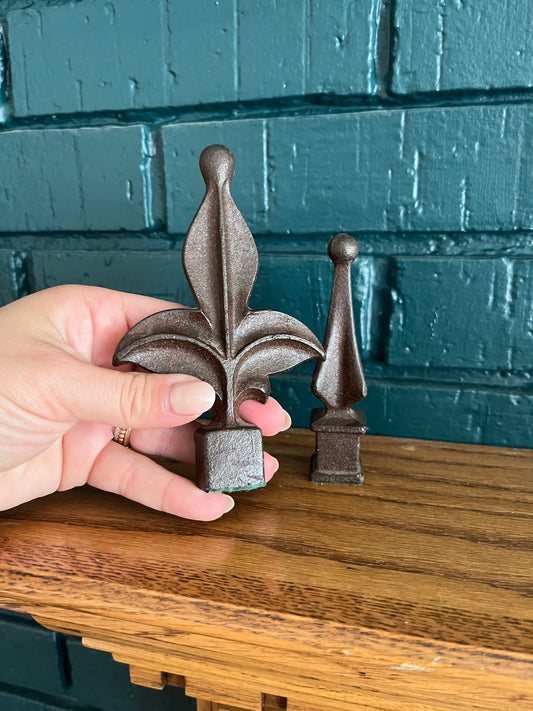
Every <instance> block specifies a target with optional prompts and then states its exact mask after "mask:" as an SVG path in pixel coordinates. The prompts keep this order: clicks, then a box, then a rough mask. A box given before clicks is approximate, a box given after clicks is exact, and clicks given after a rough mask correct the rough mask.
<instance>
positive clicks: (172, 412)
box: [60, 362, 215, 428]
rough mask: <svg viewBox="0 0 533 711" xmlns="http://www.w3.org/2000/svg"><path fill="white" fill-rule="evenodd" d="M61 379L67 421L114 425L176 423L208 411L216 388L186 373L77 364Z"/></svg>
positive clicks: (147, 426) (150, 425) (173, 424)
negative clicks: (177, 373) (121, 369)
mask: <svg viewBox="0 0 533 711" xmlns="http://www.w3.org/2000/svg"><path fill="white" fill-rule="evenodd" d="M69 375H70V377H69V378H65V377H63V378H62V379H61V380H62V386H61V397H60V399H61V404H62V406H63V407H64V408H65V409H66V410H67V411H68V412H69V415H70V417H69V419H73V420H75V421H76V420H83V421H87V422H101V423H106V424H108V425H112V426H119V427H146V428H150V427H154V428H155V427H178V426H179V425H182V424H185V423H186V422H191V421H192V420H194V419H196V418H197V417H199V416H200V415H201V414H202V413H204V412H206V411H207V410H209V409H210V408H211V407H212V406H213V404H214V402H215V391H214V390H213V388H212V387H211V385H209V384H208V383H204V382H203V381H201V380H198V379H197V378H193V377H192V376H189V375H156V374H153V373H124V372H121V371H114V370H108V369H107V368H99V367H97V366H95V365H91V364H90V363H82V362H80V363H78V364H76V366H75V367H74V372H73V373H70V374H69Z"/></svg>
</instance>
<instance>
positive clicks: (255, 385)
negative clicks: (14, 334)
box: [113, 145, 324, 491]
mask: <svg viewBox="0 0 533 711" xmlns="http://www.w3.org/2000/svg"><path fill="white" fill-rule="evenodd" d="M200 169H201V171H202V175H203V177H204V180H205V184H206V192H205V196H204V198H203V200H202V203H201V205H200V207H199V209H198V212H197V213H196V215H195V217H194V219H193V221H192V224H191V226H190V228H189V231H188V233H187V236H186V238H185V242H184V244H183V252H182V259H183V267H184V270H185V274H186V277H187V280H188V282H189V286H190V288H191V291H192V293H193V296H194V298H195V301H196V304H197V308H195V309H189V308H180V309H170V310H168V311H161V312H160V313H157V314H154V315H152V316H149V317H148V318H146V319H144V320H143V321H141V322H140V323H138V324H137V325H135V326H133V328H131V329H130V330H129V331H128V333H126V335H125V336H124V337H123V338H122V340H121V341H120V343H119V345H118V346H117V349H116V352H115V357H114V359H113V363H114V365H120V364H122V363H134V364H137V365H140V366H142V367H143V368H145V369H146V370H150V371H152V372H155V373H186V374H188V375H193V376H195V377H198V378H200V379H201V380H205V381H207V382H208V383H210V384H211V385H212V386H213V388H214V389H215V392H216V394H217V399H216V403H215V405H214V407H213V410H212V416H213V417H212V421H211V423H210V424H209V425H207V426H205V427H201V428H200V429H199V430H198V431H197V433H196V474H197V484H198V486H200V487H201V488H203V489H205V490H206V491H235V490H239V489H250V488H255V487H257V486H262V485H263V484H264V482H265V480H264V472H263V449H262V437H261V431H260V430H259V429H258V428H257V427H253V426H252V425H249V424H248V423H246V422H244V421H243V420H242V419H241V418H240V416H239V407H240V405H241V403H242V402H243V401H244V400H247V399H254V400H259V401H260V402H265V401H266V400H267V398H268V395H269V393H270V382H269V377H270V376H271V375H274V374H275V373H281V372H284V371H285V370H289V369H290V368H293V367H294V366H296V365H298V364H299V363H302V362H303V361H305V360H309V359H310V358H323V356H324V349H323V348H322V345H321V343H320V341H319V340H318V339H317V338H316V336H314V335H313V333H312V332H311V331H310V330H309V329H308V328H307V327H306V326H304V324H302V323H301V322H300V321H298V320H296V319H295V318H293V317H292V316H289V315H287V314H284V313H280V312H277V311H266V310H252V309H250V307H249V305H248V301H249V299H250V294H251V292H252V288H253V285H254V283H255V279H256V276H257V269H258V254H257V248H256V246H255V242H254V240H253V237H252V235H251V233H250V230H249V229H248V226H247V224H246V222H245V221H244V218H243V217H242V215H241V213H240V212H239V210H238V208H237V206H236V205H235V203H234V201H233V198H232V196H231V192H230V189H231V180H232V178H233V174H234V170H235V160H234V157H233V154H232V153H231V151H230V150H229V149H228V148H226V147H224V146H219V145H213V146H209V147H208V148H206V149H205V150H204V151H203V152H202V154H201V156H200Z"/></svg>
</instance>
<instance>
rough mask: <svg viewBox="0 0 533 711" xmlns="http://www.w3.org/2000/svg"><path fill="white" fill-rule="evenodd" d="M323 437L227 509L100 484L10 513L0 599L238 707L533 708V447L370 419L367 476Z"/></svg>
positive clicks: (296, 449) (289, 444)
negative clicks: (344, 471)
mask: <svg viewBox="0 0 533 711" xmlns="http://www.w3.org/2000/svg"><path fill="white" fill-rule="evenodd" d="M312 446H313V441H312V437H311V435H310V433H308V432H305V431H292V432H290V433H284V434H281V435H279V436H278V437H276V438H274V440H272V441H271V442H269V447H268V448H269V451H271V452H272V453H273V454H275V455H276V456H278V458H279V459H280V462H281V468H280V471H279V472H278V474H277V475H276V476H275V478H274V479H273V481H272V482H270V483H269V485H268V486H267V487H265V488H264V489H261V490H256V491H252V492H243V493H241V494H237V495H236V499H237V505H236V508H235V509H234V510H233V511H232V512H231V513H230V514H228V515H226V516H225V517H223V518H222V519H221V520H219V521H215V522H211V523H197V522H190V521H185V520H180V519H176V518H173V517H171V516H168V515H166V514H162V513H159V512H154V511H150V510H148V509H145V508H143V507H141V506H138V505H136V504H133V503H131V502H128V501H125V500H122V499H119V498H117V497H113V496H112V495H109V494H105V493H103V492H98V491H95V490H92V489H90V488H83V489H78V490H75V491H71V492H66V493H61V494H55V495H53V496H50V497H47V498H45V499H41V500H39V501H35V502H32V503H30V504H27V505H25V506H21V507H19V508H17V509H14V510H12V511H7V512H4V513H2V514H0V605H2V606H3V607H5V608H8V609H12V610H20V611H23V612H28V613H30V614H32V615H33V616H34V617H35V618H36V619H37V620H38V621H40V622H41V623H42V624H44V625H46V626H47V627H50V628H51V629H57V630H61V631H65V632H71V633H73V634H78V635H81V636H83V637H84V641H85V643H86V644H88V645H89V646H93V647H95V648H98V649H105V650H107V651H110V652H112V653H113V654H114V656H115V658H116V659H117V660H119V661H122V662H124V663H127V664H129V665H130V667H131V670H132V680H133V681H136V682H137V683H146V684H147V685H152V686H154V687H161V686H162V685H163V684H164V683H165V674H167V675H174V677H173V678H178V679H179V678H182V679H183V681H184V683H185V686H186V690H187V693H189V694H190V695H192V696H195V697H197V698H199V699H204V700H205V701H206V702H213V704H215V703H219V704H220V708H226V707H239V708H245V709H251V710H253V709H258V710H259V709H266V708H270V707H271V706H272V703H274V702H270V701H269V702H268V703H267V702H266V701H265V699H270V700H272V699H278V700H279V699H286V703H285V705H286V708H287V709H288V711H303V709H306V711H312V710H313V709H317V710H320V711H322V710H323V711H334V710H338V709H345V710H346V711H355V709H390V710H392V709H400V708H402V709H404V708H408V709H415V710H418V709H420V711H422V710H426V709H427V710H428V711H429V710H430V709H431V711H437V710H438V709H494V711H502V710H503V709H507V708H509V709H511V708H513V709H531V708H533V603H532V596H533V550H532V549H533V540H532V533H533V451H531V450H512V449H501V448H491V447H482V446H472V445H458V444H450V443H435V442H422V441H416V440H406V439H392V438H381V437H365V438H364V439H363V442H362V460H363V466H364V468H365V476H366V482H365V484H364V485H363V486H362V487H350V486H331V485H317V484H311V483H310V482H308V481H307V470H308V462H309V456H310V454H311V451H312ZM176 470H180V468H179V466H178V467H177V469H176ZM169 678H170V677H168V678H167V681H168V679H169ZM279 703H280V704H281V701H280V702H279ZM279 707H280V708H281V707H282V706H279ZM205 708H206V709H207V708H208V706H206V707H205ZM213 708H215V706H213Z"/></svg>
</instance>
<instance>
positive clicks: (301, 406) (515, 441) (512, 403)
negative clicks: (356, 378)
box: [272, 375, 533, 462]
mask: <svg viewBox="0 0 533 711" xmlns="http://www.w3.org/2000/svg"><path fill="white" fill-rule="evenodd" d="M272 385H273V387H272V394H273V396H274V397H276V398H277V399H278V400H279V401H280V402H281V403H282V404H283V406H284V407H285V408H286V409H287V410H288V411H289V412H290V414H291V417H292V420H293V424H294V425H295V426H296V427H308V426H309V413H310V411H311V408H313V407H318V406H320V403H319V401H318V400H317V399H316V398H315V397H314V395H313V394H312V393H311V389H310V380H309V379H308V378H305V377H300V378H294V377H292V378H291V377H290V376H286V375H285V376H283V375H282V376H277V377H276V378H273V379H272ZM357 407H358V408H360V409H361V410H363V411H364V412H365V413H366V418H367V424H368V431H369V434H373V435H387V436H394V437H414V438H417V439H433V440H444V441H448V442H465V443H478V444H488V445H497V446H503V447H531V446H533V442H532V439H531V432H533V393H531V392H520V391H511V390H503V389H502V390H501V391H497V390H491V389H486V388H483V387H475V386H472V387H466V386H460V385H444V384H439V383H431V382H426V383H424V382H420V381H417V382H408V381H399V380H396V381H395V380H388V381H383V382H379V381H375V380H370V381H369V382H368V396H367V397H366V399H365V400H363V402H361V403H359V405H358V406H357ZM361 450H362V455H363V462H364V438H363V443H362V445H361Z"/></svg>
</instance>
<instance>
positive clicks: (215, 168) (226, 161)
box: [200, 144, 235, 185]
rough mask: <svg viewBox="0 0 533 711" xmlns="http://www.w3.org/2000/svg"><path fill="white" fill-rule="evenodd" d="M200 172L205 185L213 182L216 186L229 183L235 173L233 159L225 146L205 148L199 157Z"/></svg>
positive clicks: (215, 145)
mask: <svg viewBox="0 0 533 711" xmlns="http://www.w3.org/2000/svg"><path fill="white" fill-rule="evenodd" d="M200 170H201V171H202V175H203V176H204V180H205V182H206V183H208V182H210V181H212V180H214V181H215V182H216V183H217V185H222V183H224V182H226V181H231V179H232V178H233V174H234V173H235V158H234V156H233V153H232V152H231V151H230V149H229V148H226V146H220V145H218V144H214V145H212V146H207V148H204V150H203V151H202V154H201V155H200Z"/></svg>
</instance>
